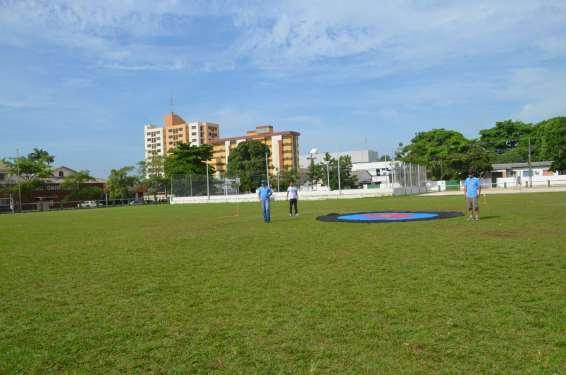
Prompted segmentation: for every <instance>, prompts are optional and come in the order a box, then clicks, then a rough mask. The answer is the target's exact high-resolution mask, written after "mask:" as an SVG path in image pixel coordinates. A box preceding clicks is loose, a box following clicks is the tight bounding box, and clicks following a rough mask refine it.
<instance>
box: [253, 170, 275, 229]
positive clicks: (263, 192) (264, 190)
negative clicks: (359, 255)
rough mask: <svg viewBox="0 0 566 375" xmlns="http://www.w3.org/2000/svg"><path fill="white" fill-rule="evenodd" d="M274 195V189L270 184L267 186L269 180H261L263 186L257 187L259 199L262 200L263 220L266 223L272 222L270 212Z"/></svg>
mask: <svg viewBox="0 0 566 375" xmlns="http://www.w3.org/2000/svg"><path fill="white" fill-rule="evenodd" d="M272 195H273V191H272V190H271V188H270V187H269V186H267V182H265V180H264V181H261V186H260V188H259V189H257V196H258V198H259V201H260V202H261V210H262V212H263V221H264V222H265V223H270V222H271V213H270V212H269V203H270V202H269V200H270V199H271V196H272Z"/></svg>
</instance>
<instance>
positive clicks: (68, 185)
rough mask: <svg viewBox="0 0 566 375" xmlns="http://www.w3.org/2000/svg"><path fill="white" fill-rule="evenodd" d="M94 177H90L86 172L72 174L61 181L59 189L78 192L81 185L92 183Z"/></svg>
mask: <svg viewBox="0 0 566 375" xmlns="http://www.w3.org/2000/svg"><path fill="white" fill-rule="evenodd" d="M94 179H95V178H94V177H92V176H91V175H90V172H89V171H87V170H81V171H78V172H77V173H73V174H71V175H69V176H67V177H65V179H64V180H63V182H62V183H61V187H62V188H63V189H65V190H70V191H79V190H80V188H81V184H85V183H87V182H89V181H94Z"/></svg>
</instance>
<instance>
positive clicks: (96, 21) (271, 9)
mask: <svg viewBox="0 0 566 375" xmlns="http://www.w3.org/2000/svg"><path fill="white" fill-rule="evenodd" d="M206 16H214V17H219V16H223V17H225V19H223V21H222V22H225V23H226V22H229V21H227V20H229V19H231V20H232V23H233V27H234V30H233V31H234V37H233V39H235V40H236V41H234V40H233V39H231V37H226V36H223V37H224V39H223V40H219V41H218V45H217V46H216V49H211V48H210V46H201V45H198V41H196V42H195V41H192V42H187V41H185V42H182V41H180V42H179V43H178V44H167V43H162V42H161V41H162V40H161V39H159V38H160V37H163V38H167V37H173V38H181V39H182V38H183V37H184V36H187V35H190V34H191V33H196V32H198V31H200V32H202V30H196V29H193V28H191V27H192V26H191V25H192V24H193V22H192V20H194V19H196V18H197V17H206ZM0 24H2V27H3V32H2V34H1V35H0V43H3V44H6V45H12V46H13V45H29V44H30V43H32V44H33V43H37V42H42V43H43V42H48V43H52V44H54V45H58V46H62V47H65V48H69V49H72V50H76V51H80V52H81V53H83V54H85V55H87V56H88V57H90V58H93V57H94V59H95V62H96V65H98V66H103V67H109V68H119V69H137V70H141V69H164V70H170V69H204V70H224V69H233V68H235V67H236V66H237V64H241V63H246V62H248V63H251V64H253V65H254V66H256V67H259V68H261V69H265V70H268V71H275V72H279V73H280V74H281V72H283V73H285V72H289V71H292V72H294V73H297V72H298V71H302V70H304V71H305V72H311V71H313V70H314V71H315V72H316V73H318V74H323V75H327V76H333V75H338V76H340V75H342V76H345V78H347V77H348V76H350V75H353V76H354V77H357V76H361V74H360V70H365V71H369V75H370V76H374V77H375V76H379V75H383V74H391V73H392V72H399V71H401V72H403V71H411V70H414V69H422V68H426V67H430V66H441V65H442V64H443V63H446V62H447V61H451V60H454V59H463V60H466V59H473V58H478V57H479V58H490V57H493V58H498V59H501V56H502V55H504V54H505V53H509V52H513V51H515V52H516V51H525V50H529V49H532V50H534V51H535V52H536V53H540V54H541V55H544V56H546V57H549V56H550V57H553V58H556V57H564V56H566V49H565V48H564V45H566V43H565V39H566V30H565V29H564V27H563V25H564V24H566V2H564V1H560V0H554V1H552V0H549V1H529V0H516V1H513V2H508V1H503V0H478V1H474V2H450V1H433V2H422V3H421V2H413V1H402V0H399V1H382V2H375V1H373V0H350V1H347V2H346V1H342V0H310V1H302V0H287V1H267V2H260V1H251V2H241V1H214V2H210V1H192V2H186V1H175V0H166V1H151V0H139V1H113V0H103V1H102V0H101V1H89V0H53V1H49V2H45V1H40V0H8V1H4V2H2V3H0ZM213 30H214V28H210V29H208V30H207V31H206V32H207V33H210V32H213ZM172 59H173V60H174V61H173V63H170V60H172ZM319 68H321V71H320V72H319V70H318V69H319ZM325 72H326V73H325Z"/></svg>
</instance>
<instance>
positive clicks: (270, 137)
mask: <svg viewBox="0 0 566 375" xmlns="http://www.w3.org/2000/svg"><path fill="white" fill-rule="evenodd" d="M300 135H301V134H300V133H298V132H295V131H282V132H274V131H273V126H271V125H259V126H257V127H256V128H255V129H254V130H250V131H248V132H247V133H246V135H243V136H240V137H230V138H221V139H217V140H215V141H213V142H212V146H213V156H212V158H213V163H214V169H215V170H216V172H217V173H220V174H224V173H226V168H227V165H228V157H229V156H230V152H231V151H232V150H234V149H235V148H236V147H237V146H238V144H240V143H241V142H244V141H247V140H256V141H259V142H262V143H263V144H265V145H267V146H268V147H269V150H270V152H271V155H270V156H269V159H268V165H269V173H270V174H271V175H274V174H277V173H278V172H280V171H283V170H288V169H297V168H299V136H300Z"/></svg>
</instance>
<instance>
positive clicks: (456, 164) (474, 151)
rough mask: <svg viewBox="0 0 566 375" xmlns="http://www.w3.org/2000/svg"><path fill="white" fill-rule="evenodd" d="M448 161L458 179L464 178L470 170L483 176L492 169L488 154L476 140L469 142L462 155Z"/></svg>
mask: <svg viewBox="0 0 566 375" xmlns="http://www.w3.org/2000/svg"><path fill="white" fill-rule="evenodd" d="M450 160H451V164H450V167H451V168H452V169H453V170H454V171H455V172H456V175H455V177H458V178H459V179H464V178H466V177H467V176H468V173H469V171H470V170H472V171H474V172H475V173H476V174H477V175H478V176H485V175H486V173H487V172H490V171H491V169H492V168H491V159H490V155H489V152H488V151H487V150H486V149H485V148H484V147H483V146H482V145H481V144H480V142H479V141H477V140H474V141H470V142H469V143H468V145H467V146H466V147H465V149H464V151H463V153H462V154H459V155H454V156H453V157H452V158H451V159H450Z"/></svg>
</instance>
